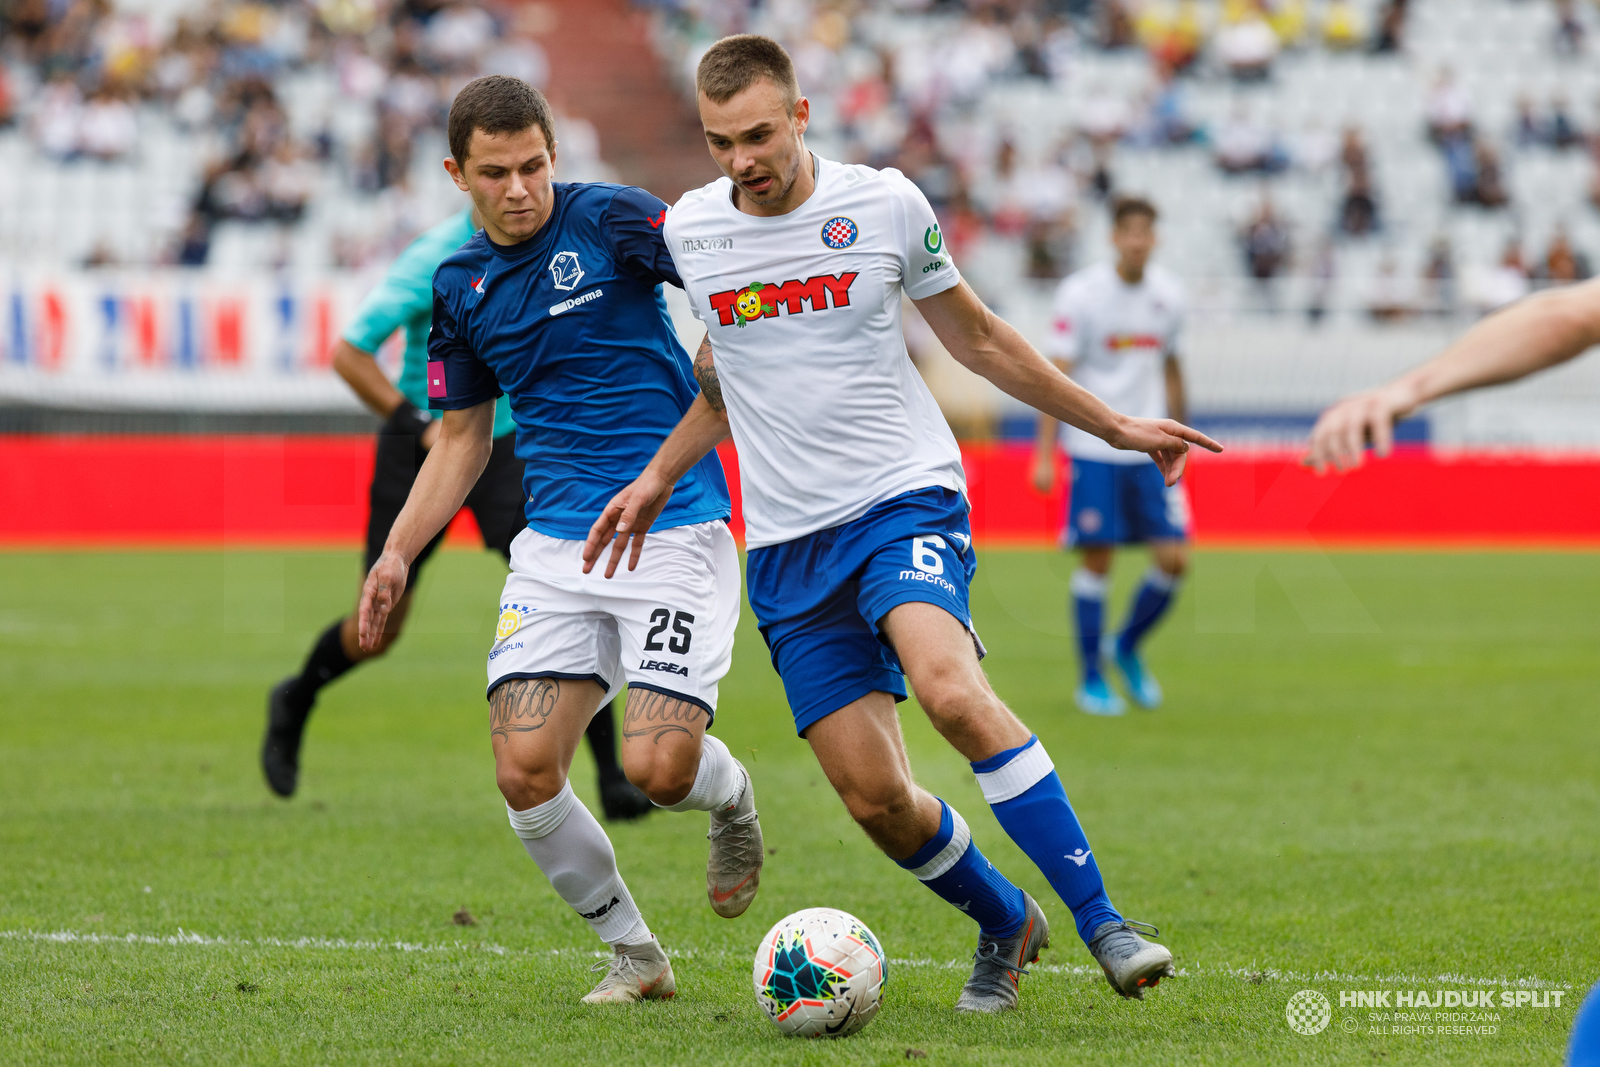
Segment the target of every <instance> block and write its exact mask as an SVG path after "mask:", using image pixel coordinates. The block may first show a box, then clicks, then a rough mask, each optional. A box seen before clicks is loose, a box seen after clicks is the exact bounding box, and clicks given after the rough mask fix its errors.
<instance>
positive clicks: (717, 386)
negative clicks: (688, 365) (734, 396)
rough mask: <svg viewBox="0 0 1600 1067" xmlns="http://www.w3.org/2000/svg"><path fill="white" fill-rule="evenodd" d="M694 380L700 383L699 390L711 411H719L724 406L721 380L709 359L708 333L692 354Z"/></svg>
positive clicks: (709, 339)
mask: <svg viewBox="0 0 1600 1067" xmlns="http://www.w3.org/2000/svg"><path fill="white" fill-rule="evenodd" d="M694 380H695V381H697V382H699V383H700V391H701V392H702V393H704V394H705V397H706V403H707V404H710V405H711V410H712V411H717V412H720V411H722V410H723V409H724V408H725V407H726V405H725V404H723V402H722V382H721V381H720V380H718V378H717V368H716V365H715V364H714V363H712V361H711V335H710V334H709V333H708V334H706V336H705V339H704V340H702V341H701V342H700V348H699V349H698V350H697V351H696V352H695V354H694Z"/></svg>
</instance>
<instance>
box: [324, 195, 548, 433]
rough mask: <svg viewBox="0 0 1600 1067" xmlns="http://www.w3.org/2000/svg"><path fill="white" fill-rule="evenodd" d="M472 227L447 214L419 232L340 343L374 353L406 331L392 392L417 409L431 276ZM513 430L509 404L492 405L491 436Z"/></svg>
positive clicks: (423, 393) (421, 400) (424, 375)
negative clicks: (429, 227) (402, 395)
mask: <svg viewBox="0 0 1600 1067" xmlns="http://www.w3.org/2000/svg"><path fill="white" fill-rule="evenodd" d="M476 232H477V230H476V228H475V227H474V226H473V225H472V211H471V209H468V210H465V211H462V212H459V213H458V214H455V215H451V216H450V217H449V218H447V219H445V220H444V221H443V222H441V223H439V225H437V226H435V227H433V228H432V229H430V230H427V231H425V232H424V233H423V234H422V235H421V236H420V237H418V238H417V239H416V240H415V241H412V242H411V244H410V245H408V246H407V247H406V250H405V251H404V252H401V253H400V255H399V258H397V259H396V260H395V261H394V263H393V264H392V265H391V266H390V267H389V273H387V274H385V275H384V276H383V281H381V282H379V283H378V287H377V288H376V289H374V290H372V292H370V293H368V294H367V297H366V299H365V300H363V301H361V307H360V308H359V309H357V311H356V316H355V318H354V319H353V320H352V321H351V323H350V325H349V326H347V327H346V328H345V331H344V339H345V340H346V341H348V342H349V343H350V344H352V345H354V346H355V347H357V348H359V349H361V351H363V352H377V351H378V349H379V347H381V346H382V345H383V342H385V341H387V340H388V339H389V335H390V334H392V333H394V332H395V331H396V330H404V331H405V332H406V352H405V356H404V358H403V359H402V360H401V363H400V378H399V380H398V381H396V382H395V383H394V384H395V388H397V389H399V390H400V392H401V393H402V394H404V395H405V398H406V399H407V400H409V401H411V402H412V403H413V404H415V405H416V406H417V407H419V408H426V407H428V366H427V364H428V331H429V329H431V328H432V326H433V272H434V270H435V268H437V267H438V266H439V263H440V262H441V261H442V260H443V259H444V257H445V256H448V255H449V254H450V253H452V252H454V251H455V250H456V249H458V248H460V247H461V246H462V245H463V244H465V243H466V242H467V239H468V238H470V237H471V236H472V235H473V234H474V233H476ZM514 429H516V425H515V424H514V423H513V422H512V421H511V400H510V398H509V397H505V396H502V397H501V398H500V399H499V400H497V401H496V402H495V405H494V435H495V436H496V437H500V436H503V435H504V434H508V433H510V432H511V431H512V430H514Z"/></svg>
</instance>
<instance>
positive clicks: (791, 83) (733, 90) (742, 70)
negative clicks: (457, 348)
mask: <svg viewBox="0 0 1600 1067" xmlns="http://www.w3.org/2000/svg"><path fill="white" fill-rule="evenodd" d="M762 78H765V79H766V80H767V81H769V82H771V83H772V84H773V85H776V86H777V87H778V91H779V92H781V93H782V94H783V102H784V106H786V107H787V108H788V109H789V112H790V113H791V114H792V113H793V112H794V105H795V104H796V103H797V102H798V101H799V99H800V82H799V80H798V79H796V78H795V76H794V60H792V59H790V58H789V53H788V52H785V51H784V50H783V45H781V44H779V43H778V42H777V41H774V40H773V39H772V38H771V37H762V36H761V35H760V34H756V33H736V34H734V35H733V36H732V37H724V38H723V39H722V40H720V41H718V42H717V43H716V44H714V45H712V46H711V47H710V48H709V49H708V50H707V51H706V54H705V55H704V56H702V57H701V58H700V66H699V68H698V69H697V70H696V71H695V76H694V84H695V88H696V89H698V90H699V91H700V92H702V93H704V94H705V96H706V99H708V100H710V101H711V102H712V103H713V104H726V103H727V102H728V101H729V100H732V99H733V98H734V97H735V96H738V95H739V94H740V93H742V92H744V91H745V90H746V89H748V88H750V86H751V85H752V84H754V83H755V82H756V81H758V80H760V79H762Z"/></svg>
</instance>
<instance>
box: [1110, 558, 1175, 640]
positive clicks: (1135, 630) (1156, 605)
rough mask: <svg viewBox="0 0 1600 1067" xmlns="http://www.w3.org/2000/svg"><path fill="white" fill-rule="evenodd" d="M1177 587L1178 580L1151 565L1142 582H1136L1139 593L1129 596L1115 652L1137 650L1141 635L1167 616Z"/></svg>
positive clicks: (1142, 637)
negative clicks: (1131, 598) (1129, 604)
mask: <svg viewBox="0 0 1600 1067" xmlns="http://www.w3.org/2000/svg"><path fill="white" fill-rule="evenodd" d="M1177 588H1178V578H1177V577H1175V576H1174V575H1171V574H1168V573H1167V572H1166V571H1164V570H1162V569H1161V568H1160V567H1154V566H1153V567H1151V568H1150V569H1149V570H1147V571H1145V574H1144V580H1143V581H1142V582H1140V583H1139V591H1138V592H1137V593H1135V594H1134V595H1133V607H1132V609H1130V610H1129V612H1128V621H1127V623H1126V624H1125V625H1124V626H1123V627H1122V632H1121V633H1120V634H1118V635H1117V651H1118V652H1119V653H1128V652H1132V651H1133V650H1134V649H1136V648H1138V647H1139V642H1140V641H1142V640H1144V635H1145V634H1147V633H1149V632H1150V628H1151V627H1152V626H1154V625H1155V624H1156V623H1157V622H1159V621H1160V620H1161V616H1163V615H1165V614H1166V613H1167V608H1168V607H1169V606H1170V605H1171V604H1172V599H1173V596H1174V594H1175V593H1176V592H1177Z"/></svg>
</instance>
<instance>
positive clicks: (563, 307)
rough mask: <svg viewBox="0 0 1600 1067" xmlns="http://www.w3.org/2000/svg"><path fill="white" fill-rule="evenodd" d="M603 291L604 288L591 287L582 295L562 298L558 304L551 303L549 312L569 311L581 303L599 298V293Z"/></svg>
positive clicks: (554, 313) (557, 313)
mask: <svg viewBox="0 0 1600 1067" xmlns="http://www.w3.org/2000/svg"><path fill="white" fill-rule="evenodd" d="M604 292H605V290H604V289H591V290H589V292H587V293H584V294H583V295H582V296H575V297H573V298H572V299H571V300H563V301H561V303H559V304H551V305H550V314H552V315H559V314H561V313H562V312H563V311H571V310H572V309H573V308H575V307H578V306H579V305H581V304H587V303H588V302H589V301H591V300H599V299H600V294H602V293H604Z"/></svg>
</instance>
